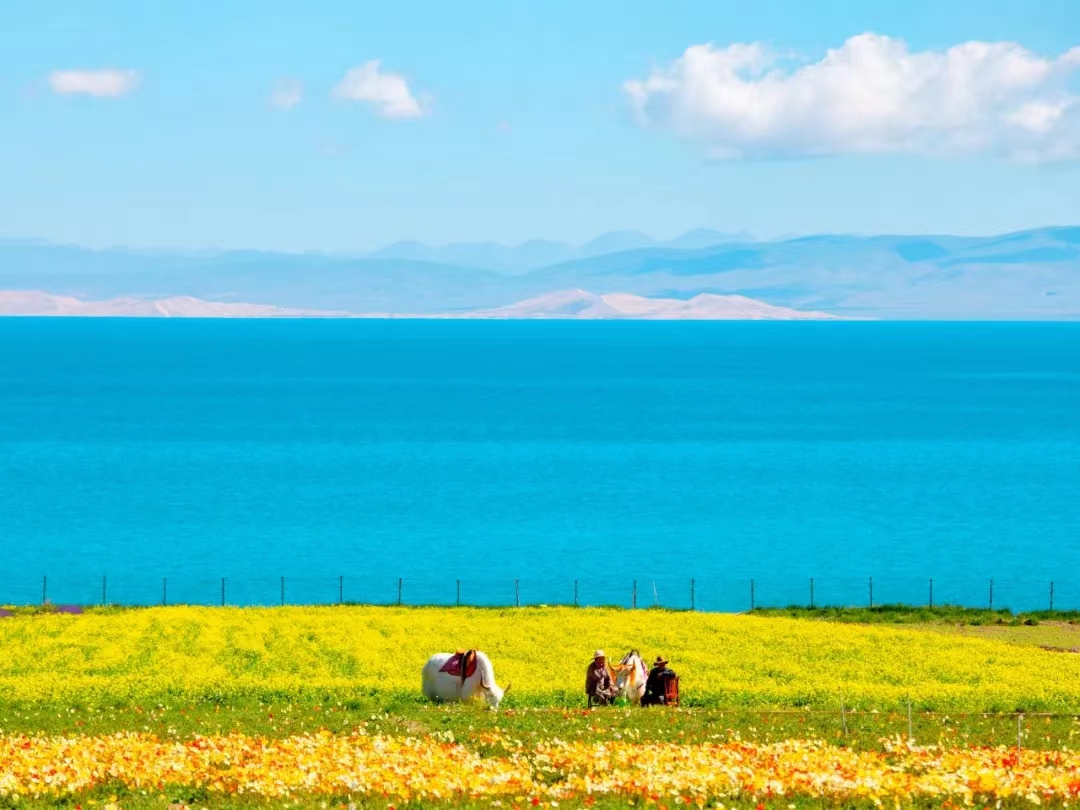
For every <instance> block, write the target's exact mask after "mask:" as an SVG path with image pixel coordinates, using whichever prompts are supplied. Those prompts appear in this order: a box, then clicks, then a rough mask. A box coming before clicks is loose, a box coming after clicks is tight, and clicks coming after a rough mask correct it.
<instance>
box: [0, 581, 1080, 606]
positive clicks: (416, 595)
mask: <svg viewBox="0 0 1080 810" xmlns="http://www.w3.org/2000/svg"><path fill="white" fill-rule="evenodd" d="M0 604H6V605H34V604H53V605H64V604H71V605H82V606H88V605H98V604H108V605H131V606H138V605H232V606H271V605H332V604H366V605H441V606H453V605H460V606H476V607H525V606H532V605H567V606H571V605H572V606H576V607H600V606H618V607H624V608H630V609H642V608H650V607H658V608H666V609H674V610H697V611H705V612H719V613H737V612H743V611H746V610H752V609H754V608H783V607H790V606H798V607H809V608H821V607H875V606H882V605H887V604H888V605H907V606H911V607H921V606H926V607H941V606H945V605H950V606H959V607H965V608H986V609H990V610H1000V609H1009V610H1012V611H1016V612H1020V611H1025V612H1027V611H1073V610H1080V580H1072V581H1064V580H1035V579H1016V578H1010V579H989V578H988V579H981V578H973V577H965V578H959V577H949V578H944V579H932V578H926V579H922V578H911V577H907V578H905V577H885V578H874V577H867V578H865V579H861V578H860V579H856V578H850V577H848V578H844V577H838V578H827V577H826V578H817V577H814V578H806V579H802V578H799V579H794V578H782V577H773V578H768V577H767V578H763V579H757V578H722V577H705V578H672V577H667V578H657V579H646V578H642V579H627V580H625V581H617V580H611V579H600V578H583V579H509V578H507V579H476V578H474V579H438V580H436V579H426V578H407V577H373V576H349V575H338V576H278V577H272V576H271V577H266V576H264V577H190V576H177V577H161V578H151V577H145V576H109V575H105V576H100V577H95V576H56V577H53V576H47V575H46V576H41V577H30V576H3V575H0Z"/></svg>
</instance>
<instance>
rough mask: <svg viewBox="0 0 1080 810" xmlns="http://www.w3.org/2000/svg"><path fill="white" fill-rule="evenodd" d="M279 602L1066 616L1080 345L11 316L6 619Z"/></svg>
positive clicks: (1058, 330)
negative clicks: (1034, 610)
mask: <svg viewBox="0 0 1080 810" xmlns="http://www.w3.org/2000/svg"><path fill="white" fill-rule="evenodd" d="M103 576H104V577H107V579H106V580H105V582H104V583H103V581H102V577H103ZM282 576H284V577H285V581H284V592H285V598H286V601H289V602H337V601H338V600H339V599H344V600H345V601H354V600H355V601H375V602H393V601H396V600H397V598H398V593H399V591H398V588H399V579H400V580H401V586H400V587H401V591H400V593H401V598H402V600H403V601H404V602H405V603H433V602H434V603H454V602H455V601H457V599H458V595H459V593H460V598H461V600H462V602H465V603H474V604H496V603H502V604H506V603H509V604H513V603H514V601H515V599H517V600H520V601H521V602H522V603H536V602H543V603H555V602H562V603H571V602H573V600H574V599H575V595H576V598H577V599H578V601H579V603H580V604H622V605H627V606H629V605H630V604H631V602H632V601H633V600H634V599H635V598H636V601H637V604H638V605H639V606H644V605H651V604H653V603H659V604H665V605H672V606H688V605H689V604H690V600H691V598H693V600H694V606H695V607H697V608H698V609H709V610H745V609H746V608H747V607H748V606H749V602H750V588H751V585H750V582H751V580H753V581H754V585H753V587H754V599H755V603H756V604H758V605H762V604H787V603H795V602H798V603H806V602H808V601H809V591H810V579H811V578H813V580H814V586H813V587H814V598H815V602H816V603H817V604H824V603H844V604H865V603H866V602H867V601H868V600H869V598H870V578H871V577H873V589H874V601H875V602H877V603H881V602H886V601H900V600H903V601H908V602H926V601H928V600H929V598H930V587H931V586H930V580H931V579H933V581H934V584H933V589H934V600H935V602H938V603H941V602H962V603H967V604H977V605H983V604H987V603H988V601H989V599H990V582H989V581H990V580H991V579H993V580H994V586H993V587H994V596H993V598H994V604H995V606H999V605H1001V606H1004V605H1010V606H1012V607H1017V608H1019V607H1044V606H1046V605H1047V604H1048V599H1049V583H1050V582H1051V581H1054V583H1055V586H1054V587H1055V606H1056V607H1080V324H957V323H946V324H928V323H661V322H655V323H649V322H623V323H619V322H614V323H613V322H594V323H574V322H482V321H473V322H470V321H458V322H452V321H450V322H447V321H312V320H307V321H181V320H123V319H117V320H92V319H88V320H83V319H10V318H9V319H0V603H3V602H18V603H24V602H35V601H40V600H41V599H42V597H43V596H45V597H47V598H48V599H50V600H52V601H54V602H84V603H85V602H94V601H99V600H100V599H101V598H102V589H103V584H104V588H105V590H106V599H107V600H108V601H120V602H133V603H134V602H143V603H153V602H160V601H162V599H163V598H164V599H165V600H166V601H168V602H179V601H185V602H203V603H210V604H213V603H217V602H220V600H221V590H222V578H224V579H225V583H226V601H227V602H229V603H232V604H250V603H269V604H273V603H276V602H278V601H280V599H281V593H282V581H281V577H282ZM43 577H47V579H46V580H44V581H43ZM691 580H693V586H691ZM515 581H516V584H515ZM635 581H636V596H635V585H634V583H635ZM459 582H460V584H459ZM691 592H692V593H693V596H691Z"/></svg>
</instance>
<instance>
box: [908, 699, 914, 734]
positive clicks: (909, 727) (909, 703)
mask: <svg viewBox="0 0 1080 810" xmlns="http://www.w3.org/2000/svg"><path fill="white" fill-rule="evenodd" d="M914 736H915V735H914V733H913V731H912V728H911V695H908V699H907V738H908V742H911V738H912V737H914Z"/></svg>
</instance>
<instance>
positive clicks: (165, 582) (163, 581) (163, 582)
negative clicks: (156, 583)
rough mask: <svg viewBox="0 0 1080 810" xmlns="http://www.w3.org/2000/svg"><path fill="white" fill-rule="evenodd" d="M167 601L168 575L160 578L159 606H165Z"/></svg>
mask: <svg viewBox="0 0 1080 810" xmlns="http://www.w3.org/2000/svg"><path fill="white" fill-rule="evenodd" d="M168 603H169V580H168V577H162V578H161V606H162V607H165V605H167V604H168Z"/></svg>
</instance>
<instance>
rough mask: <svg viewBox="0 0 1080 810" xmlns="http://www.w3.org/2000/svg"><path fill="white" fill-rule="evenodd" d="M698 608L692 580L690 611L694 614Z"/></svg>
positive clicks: (691, 579)
mask: <svg viewBox="0 0 1080 810" xmlns="http://www.w3.org/2000/svg"><path fill="white" fill-rule="evenodd" d="M696 609H697V608H696V607H695V605H694V579H693V577H691V578H690V610H691V612H693V611H694V610H696Z"/></svg>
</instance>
